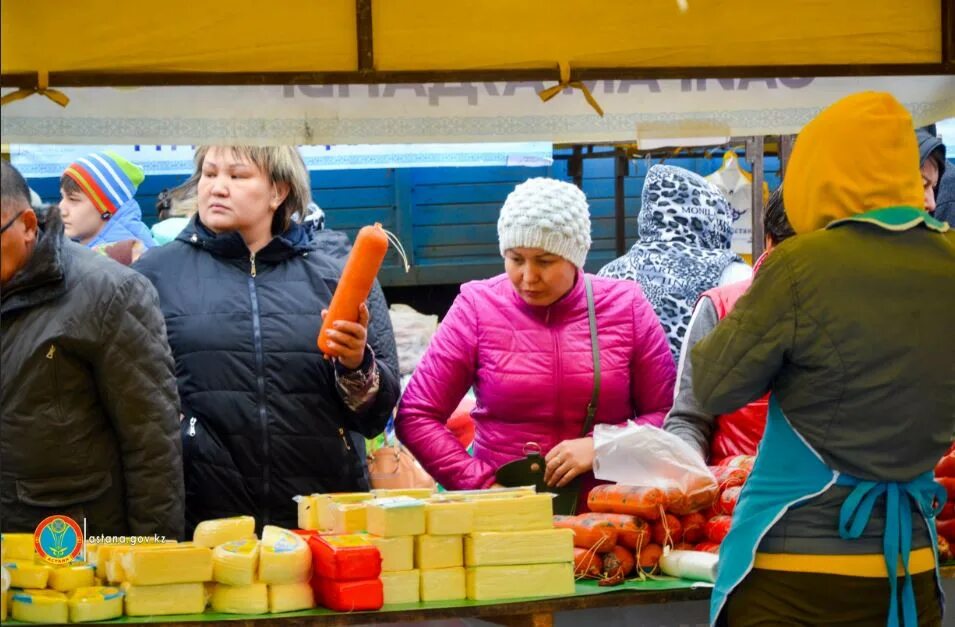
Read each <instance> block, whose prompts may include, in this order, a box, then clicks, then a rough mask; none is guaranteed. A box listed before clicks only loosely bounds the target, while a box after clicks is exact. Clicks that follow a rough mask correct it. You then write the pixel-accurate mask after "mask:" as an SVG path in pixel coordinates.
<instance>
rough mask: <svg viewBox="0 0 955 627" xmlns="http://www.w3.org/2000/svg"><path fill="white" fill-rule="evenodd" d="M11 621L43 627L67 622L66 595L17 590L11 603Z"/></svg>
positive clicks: (68, 613)
mask: <svg viewBox="0 0 955 627" xmlns="http://www.w3.org/2000/svg"><path fill="white" fill-rule="evenodd" d="M10 610H11V614H12V615H13V620H19V621H23V622H24V623H40V624H43V625H52V624H55V623H56V624H61V623H66V622H69V620H70V609H69V605H68V604H67V601H66V595H65V594H63V593H62V592H57V591H55V590H18V591H16V592H14V593H13V602H12V603H11V608H10Z"/></svg>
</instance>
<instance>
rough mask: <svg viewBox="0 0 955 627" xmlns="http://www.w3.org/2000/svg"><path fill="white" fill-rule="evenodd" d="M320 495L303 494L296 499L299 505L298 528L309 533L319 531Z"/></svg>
mask: <svg viewBox="0 0 955 627" xmlns="http://www.w3.org/2000/svg"><path fill="white" fill-rule="evenodd" d="M318 497H319V495H318V494H303V495H299V496H296V497H294V500H295V502H296V503H297V504H298V528H299V529H304V530H307V531H317V530H318V529H320V527H319V526H318Z"/></svg>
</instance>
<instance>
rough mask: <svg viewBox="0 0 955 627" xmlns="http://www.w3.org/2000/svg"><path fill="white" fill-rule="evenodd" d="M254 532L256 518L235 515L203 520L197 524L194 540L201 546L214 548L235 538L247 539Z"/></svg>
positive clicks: (193, 535)
mask: <svg viewBox="0 0 955 627" xmlns="http://www.w3.org/2000/svg"><path fill="white" fill-rule="evenodd" d="M254 534H255V518H253V517H251V516H234V517H232V518H218V519H216V520H203V521H202V522H201V523H199V524H198V525H196V530H195V532H193V534H192V541H193V542H194V543H196V544H197V545H199V546H204V547H207V548H210V549H214V548H215V547H217V546H219V545H220V544H225V543H226V542H232V541H233V540H247V539H249V537H250V536H253V535H254Z"/></svg>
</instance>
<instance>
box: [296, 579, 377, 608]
mask: <svg viewBox="0 0 955 627" xmlns="http://www.w3.org/2000/svg"><path fill="white" fill-rule="evenodd" d="M312 589H313V590H314V591H315V599H316V600H317V601H318V602H319V603H321V605H322V607H326V608H328V609H330V610H333V611H336V612H359V611H365V610H380V609H381V606H382V605H384V602H385V597H384V588H383V587H382V584H381V579H365V580H363V581H334V580H332V579H326V578H325V577H320V576H318V575H315V576H313V577H312Z"/></svg>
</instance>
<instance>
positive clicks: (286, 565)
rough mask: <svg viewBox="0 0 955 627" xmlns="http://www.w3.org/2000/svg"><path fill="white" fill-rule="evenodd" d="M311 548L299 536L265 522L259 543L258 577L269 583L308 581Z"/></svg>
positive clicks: (310, 565) (310, 569)
mask: <svg viewBox="0 0 955 627" xmlns="http://www.w3.org/2000/svg"><path fill="white" fill-rule="evenodd" d="M311 572H312V552H311V551H310V550H309V548H308V544H306V542H305V540H304V539H303V538H302V536H300V535H298V534H294V533H292V532H291V531H289V530H287V529H282V528H281V527H273V526H271V525H266V526H265V529H263V530H262V542H261V545H260V547H259V581H261V582H263V583H268V584H281V583H299V582H302V581H308V578H309V576H310V575H311Z"/></svg>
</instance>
